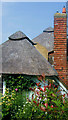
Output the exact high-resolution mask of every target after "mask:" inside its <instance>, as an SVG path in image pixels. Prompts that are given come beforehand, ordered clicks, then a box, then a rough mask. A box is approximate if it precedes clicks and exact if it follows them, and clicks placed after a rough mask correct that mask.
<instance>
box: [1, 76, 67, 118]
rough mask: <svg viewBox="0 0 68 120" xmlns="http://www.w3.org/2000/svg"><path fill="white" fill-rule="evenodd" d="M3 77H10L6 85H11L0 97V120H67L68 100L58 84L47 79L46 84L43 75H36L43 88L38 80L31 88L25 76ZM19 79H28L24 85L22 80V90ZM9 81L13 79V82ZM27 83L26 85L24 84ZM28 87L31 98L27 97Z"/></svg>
mask: <svg viewBox="0 0 68 120" xmlns="http://www.w3.org/2000/svg"><path fill="white" fill-rule="evenodd" d="M3 77H4V79H5V80H6V78H10V80H9V79H7V80H6V82H7V84H8V87H9V86H11V87H10V89H6V91H5V95H4V96H2V97H1V99H2V120H35V119H38V120H41V119H42V120H45V119H46V120H68V100H67V98H66V97H65V94H64V95H61V93H60V90H58V85H57V86H55V85H54V83H53V82H52V81H49V83H48V85H46V82H45V76H44V75H43V76H42V77H38V79H39V80H40V81H41V82H43V83H44V87H43V88H42V87H41V84H40V82H39V83H36V85H37V86H35V87H32V88H31V85H30V84H29V83H28V82H29V80H27V77H26V76H25V77H23V76H12V77H10V76H8V77H5V76H3ZM17 78H18V80H17ZM23 78H24V79H23ZM21 79H22V80H21ZM25 79H26V80H25ZM31 79H32V78H31ZM14 80H15V81H14ZM19 80H20V82H21V83H22V82H23V81H24V82H26V81H28V82H26V84H25V85H24V82H23V89H24V90H23V89H22V84H21V83H20V82H19ZM10 81H13V84H12V83H11V82H10ZM30 82H31V81H30ZM27 83H28V86H26V85H27ZM19 84H20V85H21V86H20V87H19ZM16 85H17V86H16ZM32 85H34V83H32ZM28 87H29V88H30V90H31V91H32V96H31V98H30V97H29V93H28ZM25 88H27V89H25ZM10 90H11V92H10Z"/></svg>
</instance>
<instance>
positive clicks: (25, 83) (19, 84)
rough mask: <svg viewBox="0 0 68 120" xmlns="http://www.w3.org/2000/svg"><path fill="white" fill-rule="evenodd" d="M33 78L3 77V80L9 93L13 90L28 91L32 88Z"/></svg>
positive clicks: (21, 76)
mask: <svg viewBox="0 0 68 120" xmlns="http://www.w3.org/2000/svg"><path fill="white" fill-rule="evenodd" d="M35 78H36V77H35V76H26V75H11V74H9V75H3V80H4V81H6V87H7V88H9V90H10V91H12V90H15V89H16V88H17V89H18V90H19V91H22V90H23V89H24V90H29V87H31V86H34V85H35V82H34V79H35Z"/></svg>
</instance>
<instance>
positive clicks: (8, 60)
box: [0, 32, 57, 76]
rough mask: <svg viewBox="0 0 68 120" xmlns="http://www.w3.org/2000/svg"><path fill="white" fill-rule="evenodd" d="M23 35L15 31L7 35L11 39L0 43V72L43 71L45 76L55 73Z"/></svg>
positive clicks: (39, 73)
mask: <svg viewBox="0 0 68 120" xmlns="http://www.w3.org/2000/svg"><path fill="white" fill-rule="evenodd" d="M20 34H21V36H20ZM23 35H24V34H23V33H22V32H21V33H20V32H17V33H15V34H13V35H12V36H10V37H9V38H11V40H7V41H6V42H4V43H3V44H2V45H0V54H1V49H2V58H1V59H0V66H1V64H2V70H1V68H0V73H4V74H5V73H6V74H8V73H10V74H27V75H41V74H42V73H45V75H46V76H52V75H57V73H56V71H55V69H54V68H53V67H52V66H51V65H50V64H49V63H48V61H47V60H46V59H45V58H44V57H43V56H42V55H41V54H40V53H39V52H38V51H37V50H36V48H35V47H34V46H33V45H32V44H31V42H30V41H29V40H28V39H27V38H28V37H26V38H24V36H23ZM19 37H20V38H21V39H20V38H19ZM12 38H13V39H14V40H13V39H12ZM15 38H16V39H15ZM18 39H19V40H18Z"/></svg>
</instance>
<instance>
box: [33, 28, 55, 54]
mask: <svg viewBox="0 0 68 120" xmlns="http://www.w3.org/2000/svg"><path fill="white" fill-rule="evenodd" d="M32 41H33V42H35V43H36V42H37V43H39V44H41V45H43V46H44V47H45V48H46V49H47V50H48V52H50V51H53V49H54V29H53V28H51V27H49V28H47V29H45V30H44V31H43V33H41V34H40V35H39V36H37V37H35V38H34V39H33V40H32Z"/></svg>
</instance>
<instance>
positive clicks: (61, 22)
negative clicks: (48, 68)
mask: <svg viewBox="0 0 68 120" xmlns="http://www.w3.org/2000/svg"><path fill="white" fill-rule="evenodd" d="M54 67H55V69H56V70H57V72H58V75H59V78H60V79H61V80H62V81H63V83H64V84H65V85H66V86H68V77H67V76H68V73H67V72H68V70H67V69H68V65H67V17H66V13H61V14H60V13H56V14H55V16H54Z"/></svg>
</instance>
